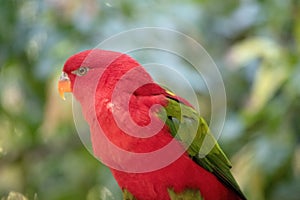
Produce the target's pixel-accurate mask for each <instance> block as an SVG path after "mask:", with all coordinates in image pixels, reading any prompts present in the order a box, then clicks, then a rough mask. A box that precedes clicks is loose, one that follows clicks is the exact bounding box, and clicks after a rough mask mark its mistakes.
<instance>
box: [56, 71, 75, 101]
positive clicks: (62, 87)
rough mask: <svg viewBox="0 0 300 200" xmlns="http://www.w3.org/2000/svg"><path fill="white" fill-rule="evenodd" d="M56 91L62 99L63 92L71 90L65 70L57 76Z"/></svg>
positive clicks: (63, 97) (63, 96)
mask: <svg viewBox="0 0 300 200" xmlns="http://www.w3.org/2000/svg"><path fill="white" fill-rule="evenodd" d="M58 92H59V95H60V97H61V98H62V99H63V100H65V92H72V88H71V81H70V79H69V77H68V75H67V74H66V73H65V72H63V73H62V74H61V76H60V78H59V81H58Z"/></svg>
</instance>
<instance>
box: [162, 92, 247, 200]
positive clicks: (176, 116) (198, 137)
mask: <svg viewBox="0 0 300 200" xmlns="http://www.w3.org/2000/svg"><path fill="white" fill-rule="evenodd" d="M167 99H168V105H167V106H166V107H165V112H164V113H161V114H159V116H160V117H162V118H166V124H167V126H168V127H169V128H170V131H171V134H172V135H173V136H174V137H175V138H177V139H178V140H179V141H181V142H182V143H183V145H186V147H187V152H188V154H189V155H190V156H191V158H192V159H193V160H194V161H195V162H196V163H197V164H199V165H200V166H202V167H203V168H205V169H206V170H208V171H210V172H211V173H213V174H215V175H216V176H217V177H218V178H219V180H221V181H222V182H223V183H224V184H225V185H227V186H228V187H229V188H231V189H233V190H234V191H235V192H236V193H237V194H238V195H239V196H240V197H241V198H242V199H246V197H245V196H244V194H243V193H242V191H241V190H240V188H239V186H238V184H237V182H236V181H235V179H234V178H233V176H232V174H231V172H230V168H231V163H230V161H229V160H228V158H227V157H226V155H225V154H224V152H223V151H222V149H221V148H220V146H219V145H218V143H217V141H216V139H215V138H214V136H213V135H212V134H211V132H210V130H209V128H208V125H207V123H206V122H205V120H204V119H203V118H202V117H200V116H199V114H198V113H197V112H196V111H195V110H194V109H193V108H192V107H190V106H188V105H186V104H184V103H182V102H181V101H179V100H177V98H176V96H174V97H172V96H169V97H167ZM202 144H204V145H202Z"/></svg>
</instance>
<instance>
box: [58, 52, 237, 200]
mask: <svg viewBox="0 0 300 200" xmlns="http://www.w3.org/2000/svg"><path fill="white" fill-rule="evenodd" d="M89 54H90V55H89ZM87 56H88V59H86V58H87ZM85 59H86V60H85ZM81 65H84V66H88V67H89V68H91V69H99V70H100V71H99V72H100V73H102V75H101V78H100V79H99V80H97V84H96V88H95V91H90V92H91V93H88V92H87V88H91V87H93V86H91V84H93V83H94V82H93V80H96V78H99V76H100V74H99V72H97V73H96V71H92V70H91V71H90V72H88V75H87V77H85V78H84V77H80V78H79V77H74V75H72V74H71V71H72V70H75V69H77V68H79V67H80V66H81ZM129 71H131V72H132V73H131V75H130V76H128V77H126V78H123V77H124V76H125V75H126V73H128V72H129ZM64 72H66V73H67V74H68V75H69V76H71V77H72V78H71V81H72V87H73V88H74V90H73V93H74V95H75V97H76V98H77V99H78V100H79V101H80V103H81V105H82V110H83V114H84V116H85V118H86V120H87V122H88V123H89V125H90V128H91V139H92V145H93V150H94V154H95V156H96V157H98V158H100V159H101V160H103V161H108V162H110V163H114V164H116V165H118V164H120V163H122V164H124V163H126V162H125V161H124V160H122V159H124V158H123V157H122V155H118V154H117V153H115V152H114V151H112V150H111V149H109V147H108V146H107V144H106V143H105V141H103V138H102V137H101V136H100V133H99V129H98V128H97V125H98V124H99V125H100V126H101V128H102V130H103V133H104V134H105V136H106V137H107V139H108V140H109V141H111V142H112V143H113V144H115V145H117V146H118V147H120V148H121V149H123V150H126V151H130V152H136V153H146V152H153V151H155V150H159V149H161V148H163V147H164V146H165V145H167V144H169V142H170V141H171V140H172V139H173V137H172V136H171V134H170V131H169V129H168V127H167V126H164V127H163V128H162V129H161V130H160V131H159V132H158V133H157V134H155V135H153V136H151V137H148V138H138V137H134V136H130V135H128V134H127V133H125V132H124V131H123V130H121V129H120V127H119V124H117V123H116V120H115V118H114V116H113V114H115V113H116V112H117V111H116V110H118V109H121V110H122V109H123V107H122V106H126V99H125V97H126V95H127V94H128V93H131V88H130V87H131V86H132V85H138V84H143V83H145V82H146V83H147V84H146V85H144V86H142V87H139V88H138V89H136V90H134V91H133V92H132V93H131V94H132V95H131V97H130V101H129V115H130V116H128V115H126V113H124V114H122V113H123V112H119V115H118V116H117V117H118V118H119V119H120V120H121V121H124V123H126V120H127V118H128V117H131V118H132V120H134V122H135V123H136V124H138V125H139V126H142V127H143V126H147V125H149V124H150V123H153V122H152V121H151V113H153V110H152V111H151V110H150V108H151V107H152V106H153V105H161V106H166V104H167V101H166V97H171V98H175V99H177V100H178V101H181V102H183V103H185V104H187V105H190V104H189V103H188V102H187V101H186V100H184V99H182V98H180V97H177V96H172V95H170V94H168V93H167V92H166V91H165V90H164V89H163V88H161V87H160V86H159V85H157V84H155V83H154V82H153V80H152V78H151V77H150V75H149V74H148V73H147V72H146V71H145V70H144V69H143V68H142V67H140V66H139V64H138V63H137V62H136V61H135V60H133V59H132V58H130V57H129V56H127V55H125V54H120V53H116V52H110V51H103V50H94V51H93V52H92V53H91V51H84V52H81V53H79V54H76V55H74V56H72V57H71V58H70V59H69V60H68V61H67V62H66V64H65V66H64ZM95 77H96V78H95ZM75 79H78V80H76V82H77V81H78V82H77V83H75ZM120 82H121V83H122V84H121V86H120V87H119V86H118V84H119V83H120ZM76 84H78V86H75V85H76ZM116 88H117V89H118V95H116V96H113V95H114V90H116ZM93 92H95V94H93ZM91 95H92V96H91ZM93 98H94V100H95V101H94V105H91V102H93V101H91V99H93ZM124 99H125V100H124ZM112 102H113V103H112ZM124 102H125V103H124ZM124 104H125V105H124ZM94 109H95V111H96V115H93V114H91V113H93V110H94ZM149 113H150V115H149ZM157 121H159V119H158V118H157ZM158 124H159V123H158ZM125 125H126V124H125ZM129 128H130V127H129ZM140 134H141V135H142V134H143V133H140ZM182 148H183V147H182V146H181V145H180V144H179V143H178V144H177V145H176V147H175V149H174V151H176V150H178V151H180V150H182ZM103 153H104V154H105V156H104V157H103ZM159 159H164V158H163V157H162V158H160V157H158V158H157V160H158V161H159ZM121 160H122V162H120V163H118V161H121ZM128 163H129V164H130V165H144V164H145V163H143V162H142V163H140V162H138V161H137V162H135V163H132V161H131V160H130V157H129V158H128ZM148 164H149V163H148ZM120 169H122V166H119V169H111V171H112V173H113V175H114V177H115V179H116V180H117V182H118V184H119V186H120V187H121V188H122V189H127V190H128V191H129V192H131V193H132V194H133V195H134V196H135V197H136V198H137V199H138V200H147V199H157V200H168V199H170V198H169V195H168V192H167V188H174V190H175V192H180V191H183V190H185V189H187V188H190V189H199V190H200V192H201V195H202V196H203V197H204V199H205V200H221V199H223V200H235V199H240V198H239V197H238V195H237V194H235V193H234V191H233V190H231V189H229V188H228V187H226V186H225V185H223V184H222V182H220V180H219V179H217V178H216V177H215V176H214V175H213V174H212V173H210V172H208V171H207V170H205V169H203V168H202V167H200V166H199V165H197V164H196V163H195V162H194V161H193V160H192V159H191V158H190V157H189V156H188V155H187V153H184V154H183V155H181V156H180V157H179V158H178V159H177V160H175V161H174V162H172V163H170V164H169V165H167V166H166V167H164V168H161V169H158V170H155V171H151V172H144V173H128V172H126V171H122V170H120Z"/></svg>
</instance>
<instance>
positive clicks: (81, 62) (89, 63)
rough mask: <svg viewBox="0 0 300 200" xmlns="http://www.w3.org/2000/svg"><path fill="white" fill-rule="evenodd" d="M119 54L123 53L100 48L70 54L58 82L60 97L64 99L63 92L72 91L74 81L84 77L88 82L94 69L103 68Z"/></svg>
mask: <svg viewBox="0 0 300 200" xmlns="http://www.w3.org/2000/svg"><path fill="white" fill-rule="evenodd" d="M121 55H124V54H121V53H118V52H113V51H106V50H101V49H92V50H85V51H82V52H79V53H77V54H74V55H72V56H71V57H70V58H68V60H67V61H66V62H65V64H64V67H63V71H62V75H61V77H60V79H59V83H58V91H59V94H60V96H61V97H62V99H65V97H64V93H66V92H73V90H74V86H75V81H78V82H80V80H83V79H85V80H88V81H89V82H90V81H91V78H92V76H91V75H92V74H95V71H96V69H100V70H101V69H102V70H104V69H105V68H106V67H107V66H109V65H110V64H111V63H112V62H114V61H115V60H116V59H117V58H119V57H120V56H121ZM85 82H87V81H85Z"/></svg>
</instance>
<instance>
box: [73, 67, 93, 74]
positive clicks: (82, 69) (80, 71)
mask: <svg viewBox="0 0 300 200" xmlns="http://www.w3.org/2000/svg"><path fill="white" fill-rule="evenodd" d="M88 71H89V68H88V67H79V68H78V69H76V70H74V71H72V74H75V75H77V76H84V75H85V74H86V73H87V72H88Z"/></svg>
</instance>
